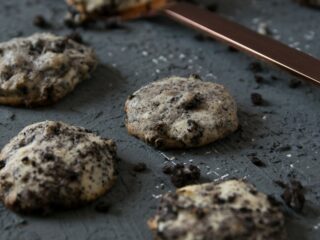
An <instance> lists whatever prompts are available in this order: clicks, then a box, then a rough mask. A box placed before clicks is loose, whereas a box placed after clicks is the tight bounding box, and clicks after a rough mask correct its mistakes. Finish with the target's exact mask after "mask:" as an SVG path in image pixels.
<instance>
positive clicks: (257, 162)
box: [250, 156, 267, 167]
mask: <svg viewBox="0 0 320 240" xmlns="http://www.w3.org/2000/svg"><path fill="white" fill-rule="evenodd" d="M250 160H251V162H252V163H253V164H254V165H256V166H257V167H266V166H267V165H266V164H265V163H264V162H263V161H262V160H261V159H259V158H257V157H254V156H253V157H251V158H250Z"/></svg>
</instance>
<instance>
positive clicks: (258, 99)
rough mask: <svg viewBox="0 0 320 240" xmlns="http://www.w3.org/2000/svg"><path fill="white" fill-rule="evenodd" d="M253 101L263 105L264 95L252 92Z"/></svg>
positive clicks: (257, 104)
mask: <svg viewBox="0 0 320 240" xmlns="http://www.w3.org/2000/svg"><path fill="white" fill-rule="evenodd" d="M251 102H252V103H253V104H254V105H256V106H261V105H263V98H262V95H261V94H259V93H252V94H251Z"/></svg>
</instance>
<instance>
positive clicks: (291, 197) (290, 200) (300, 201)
mask: <svg viewBox="0 0 320 240" xmlns="http://www.w3.org/2000/svg"><path fill="white" fill-rule="evenodd" d="M290 184H291V186H290V185H289V184H288V185H287V186H286V188H285V190H284V192H283V194H282V195H281V197H282V199H283V200H284V202H285V203H286V204H287V206H288V207H290V208H292V209H293V210H295V211H296V212H301V211H302V209H303V206H304V203H305V196H304V188H303V186H302V184H301V183H300V182H299V181H296V180H294V181H291V182H290Z"/></svg>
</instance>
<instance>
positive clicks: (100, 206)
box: [94, 202, 111, 213]
mask: <svg viewBox="0 0 320 240" xmlns="http://www.w3.org/2000/svg"><path fill="white" fill-rule="evenodd" d="M110 207H111V205H110V204H109V203H107V202H99V203H97V204H96V206H95V208H94V209H95V210H96V212H98V213H108V212H109V211H110Z"/></svg>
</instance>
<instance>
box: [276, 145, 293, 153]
mask: <svg viewBox="0 0 320 240" xmlns="http://www.w3.org/2000/svg"><path fill="white" fill-rule="evenodd" d="M290 150H291V146H290V145H284V146H280V147H279V148H277V151H278V152H287V151H290Z"/></svg>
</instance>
